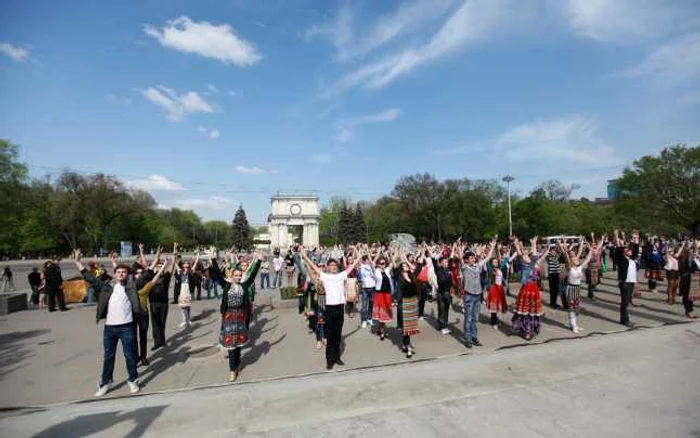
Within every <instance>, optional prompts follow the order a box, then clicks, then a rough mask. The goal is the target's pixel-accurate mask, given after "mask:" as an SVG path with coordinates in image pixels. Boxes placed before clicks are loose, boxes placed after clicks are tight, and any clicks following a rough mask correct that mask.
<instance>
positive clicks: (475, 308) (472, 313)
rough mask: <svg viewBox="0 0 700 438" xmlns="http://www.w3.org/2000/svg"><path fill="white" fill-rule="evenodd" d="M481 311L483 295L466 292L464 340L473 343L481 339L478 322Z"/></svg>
mask: <svg viewBox="0 0 700 438" xmlns="http://www.w3.org/2000/svg"><path fill="white" fill-rule="evenodd" d="M480 311H481V295H475V294H470V293H465V294H464V342H465V343H471V342H472V341H473V340H476V339H479V331H478V329H477V323H478V322H479V312H480Z"/></svg>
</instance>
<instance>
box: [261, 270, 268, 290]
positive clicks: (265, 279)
mask: <svg viewBox="0 0 700 438" xmlns="http://www.w3.org/2000/svg"><path fill="white" fill-rule="evenodd" d="M265 285H267V289H269V288H270V274H269V273H268V272H263V273H261V274H260V289H265Z"/></svg>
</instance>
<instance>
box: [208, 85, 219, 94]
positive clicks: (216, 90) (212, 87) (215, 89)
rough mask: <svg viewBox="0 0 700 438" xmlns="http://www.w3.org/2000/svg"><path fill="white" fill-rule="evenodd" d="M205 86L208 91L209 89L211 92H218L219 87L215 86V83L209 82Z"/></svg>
mask: <svg viewBox="0 0 700 438" xmlns="http://www.w3.org/2000/svg"><path fill="white" fill-rule="evenodd" d="M207 88H208V89H209V91H211V92H212V93H218V92H219V89H218V88H216V85H214V84H209V86H208V87H207Z"/></svg>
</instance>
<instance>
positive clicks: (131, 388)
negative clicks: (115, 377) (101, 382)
mask: <svg viewBox="0 0 700 438" xmlns="http://www.w3.org/2000/svg"><path fill="white" fill-rule="evenodd" d="M126 384H127V385H129V392H130V393H132V394H136V393H137V392H139V391H140V390H141V388H139V385H138V384H137V383H136V382H129V381H127V382H126Z"/></svg>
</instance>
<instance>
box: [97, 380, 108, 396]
mask: <svg viewBox="0 0 700 438" xmlns="http://www.w3.org/2000/svg"><path fill="white" fill-rule="evenodd" d="M110 389H112V382H109V383H105V384H104V385H102V386H100V387H99V388H98V389H97V392H96V393H95V397H102V396H103V395H105V394H107V393H108V392H109V390H110Z"/></svg>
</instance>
